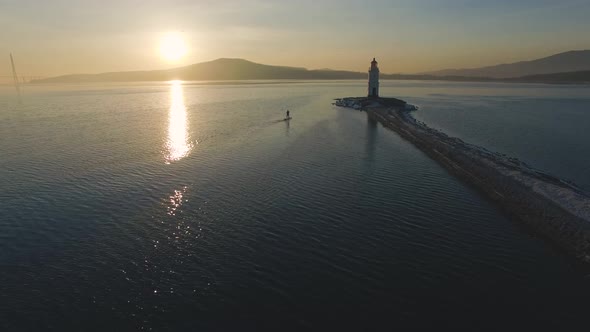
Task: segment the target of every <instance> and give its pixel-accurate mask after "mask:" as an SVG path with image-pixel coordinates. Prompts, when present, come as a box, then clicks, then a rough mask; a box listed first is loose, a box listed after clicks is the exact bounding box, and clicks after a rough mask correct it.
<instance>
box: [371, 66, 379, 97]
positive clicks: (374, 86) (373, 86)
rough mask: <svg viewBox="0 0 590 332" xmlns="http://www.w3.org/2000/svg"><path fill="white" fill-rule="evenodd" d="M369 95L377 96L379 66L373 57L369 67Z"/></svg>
mask: <svg viewBox="0 0 590 332" xmlns="http://www.w3.org/2000/svg"><path fill="white" fill-rule="evenodd" d="M369 97H379V67H377V61H376V60H375V58H373V61H371V68H369Z"/></svg>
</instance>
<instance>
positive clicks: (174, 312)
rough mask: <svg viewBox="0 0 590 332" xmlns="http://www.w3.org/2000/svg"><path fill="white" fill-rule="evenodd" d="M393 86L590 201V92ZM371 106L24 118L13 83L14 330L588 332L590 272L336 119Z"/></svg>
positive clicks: (142, 99) (338, 84) (67, 95)
mask: <svg viewBox="0 0 590 332" xmlns="http://www.w3.org/2000/svg"><path fill="white" fill-rule="evenodd" d="M380 93H381V95H382V96H391V97H396V98H401V99H404V100H406V101H407V102H409V103H411V104H415V105H417V106H418V107H419V110H418V111H416V112H413V115H414V116H415V117H416V118H417V119H418V120H420V121H424V122H425V123H426V124H428V125H429V126H431V127H433V128H436V129H439V130H441V131H444V132H445V133H447V134H449V135H450V136H456V137H459V138H461V139H463V140H465V141H466V142H469V143H473V144H476V145H480V146H483V147H485V148H487V149H489V150H492V151H496V152H499V153H505V154H507V155H509V156H513V157H517V158H519V159H521V160H523V161H525V162H526V163H527V164H529V165H530V166H532V167H534V168H537V169H540V170H543V171H546V172H548V173H551V174H553V175H556V176H559V177H561V178H564V179H567V180H570V181H572V182H574V183H576V184H577V185H579V186H580V188H582V189H584V190H586V191H590V130H589V129H590V86H588V85H586V86H584V85H545V84H509V83H473V82H469V83H462V82H442V81H382V82H381V91H380ZM365 94H366V82H365V81H312V82H309V81H307V82H305V81H246V82H214V83H211V82H180V81H173V82H146V83H129V84H126V83H119V84H102V85H92V84H86V85H25V86H23V96H22V99H23V102H22V104H20V105H19V104H18V103H17V100H16V98H15V93H14V90H13V88H11V87H9V86H3V87H0V330H1V331H267V330H269V331H271V330H272V331H308V330H318V331H319V330H321V331H348V330H350V331H407V330H446V331H458V330H465V331H500V330H502V331H513V330H521V331H522V330H553V331H557V330H561V331H587V329H588V326H587V325H588V310H589V309H590V305H589V303H590V302H589V301H590V272H589V271H588V269H587V268H586V267H584V266H581V265H580V264H579V263H578V262H577V261H576V260H574V259H572V258H571V257H569V256H567V255H566V254H564V253H563V252H561V251H560V250H559V248H557V247H555V246H554V245H553V244H551V243H550V242H548V241H546V240H545V239H543V238H541V237H539V236H538V235H537V234H535V232H534V231H532V230H530V229H528V228H527V227H526V226H524V225H522V224H520V223H519V222H518V220H514V219H512V218H511V217H510V216H508V215H507V214H506V213H504V212H503V211H502V210H501V209H500V208H499V207H498V206H496V205H495V203H493V202H491V201H489V200H488V199H486V197H485V196H483V195H482V194H480V193H479V192H478V191H477V190H476V189H475V188H473V187H471V186H470V185H467V184H465V183H463V182H461V181H459V180H458V179H457V178H455V177H453V176H452V175H450V174H449V173H448V172H447V171H446V170H445V169H443V168H442V167H441V166H439V165H438V164H437V163H436V162H434V161H433V160H431V159H429V158H428V157H427V156H426V155H425V154H423V153H422V152H421V151H420V150H418V149H417V148H416V147H414V146H413V145H411V144H410V143H408V142H406V141H405V140H403V139H402V138H400V137H399V136H398V135H397V134H396V133H394V132H392V131H390V130H388V129H386V128H383V127H382V126H381V125H380V124H378V123H376V122H374V121H372V120H371V119H368V118H367V115H366V113H364V112H360V111H356V110H352V109H344V108H338V107H336V106H334V105H332V103H333V100H334V99H335V98H341V97H349V96H363V95H365ZM287 110H289V111H290V113H291V116H292V119H291V120H289V121H284V118H285V113H286V111H287Z"/></svg>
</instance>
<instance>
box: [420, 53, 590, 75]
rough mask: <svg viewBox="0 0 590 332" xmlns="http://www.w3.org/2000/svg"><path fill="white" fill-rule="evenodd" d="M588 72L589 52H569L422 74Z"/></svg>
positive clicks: (589, 67)
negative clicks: (493, 64)
mask: <svg viewBox="0 0 590 332" xmlns="http://www.w3.org/2000/svg"><path fill="white" fill-rule="evenodd" d="M582 70H590V50H584V51H569V52H564V53H559V54H555V55H552V56H548V57H545V58H541V59H537V60H531V61H520V62H516V63H510V64H501V65H496V66H489V67H481V68H471V69H445V70H438V71H433V72H427V73H424V74H426V75H434V76H463V77H489V78H513V77H521V76H528V75H541V74H552V73H561V72H574V71H582Z"/></svg>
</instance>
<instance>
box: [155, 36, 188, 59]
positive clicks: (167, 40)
mask: <svg viewBox="0 0 590 332" xmlns="http://www.w3.org/2000/svg"><path fill="white" fill-rule="evenodd" d="M186 52H187V46H186V43H185V41H184V40H183V39H182V36H181V35H180V34H179V33H177V32H173V33H168V34H166V35H164V36H163V37H162V39H161V40H160V55H161V56H162V58H163V59H164V60H166V61H178V60H180V59H181V58H182V57H183V56H185V55H186Z"/></svg>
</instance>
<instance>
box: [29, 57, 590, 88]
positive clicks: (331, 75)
mask: <svg viewBox="0 0 590 332" xmlns="http://www.w3.org/2000/svg"><path fill="white" fill-rule="evenodd" d="M572 68H574V69H572ZM511 73H512V74H511ZM523 73H524V74H523ZM380 76H381V79H395V80H445V81H483V82H487V81H494V82H534V83H590V51H571V52H565V53H560V54H556V55H554V56H551V57H547V58H543V59H538V60H534V61H524V62H518V63H514V64H505V65H498V66H492V67H485V68H479V69H465V70H455V69H453V70H443V71H439V72H435V73H429V74H384V73H382V74H381V75H380ZM366 78H367V73H365V72H354V71H345V70H331V69H316V70H309V69H306V68H300V67H285V66H271V65H265V64H259V63H254V62H251V61H248V60H244V59H228V58H223V59H217V60H214V61H209V62H202V63H197V64H193V65H189V66H184V67H178V68H172V69H164V70H150V71H125V72H110V73H101V74H74V75H64V76H58V77H51V78H45V79H41V80H35V81H32V83H89V82H137V81H169V80H184V81H240V80H351V79H366Z"/></svg>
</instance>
